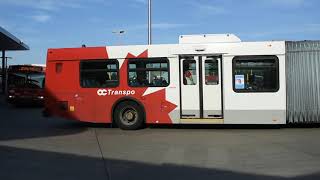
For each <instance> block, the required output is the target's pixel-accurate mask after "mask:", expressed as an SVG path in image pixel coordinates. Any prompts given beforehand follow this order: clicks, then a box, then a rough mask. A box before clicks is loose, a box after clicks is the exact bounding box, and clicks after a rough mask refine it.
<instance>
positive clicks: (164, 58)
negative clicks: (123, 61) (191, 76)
mask: <svg viewBox="0 0 320 180" xmlns="http://www.w3.org/2000/svg"><path fill="white" fill-rule="evenodd" d="M163 60H164V61H165V63H167V67H166V68H147V67H146V68H140V69H139V71H142V70H144V71H148V69H152V70H153V71H163V72H168V82H167V85H165V86H150V85H149V86H147V85H139V86H132V85H131V84H130V76H129V74H130V72H137V71H130V62H136V61H144V62H150V63H153V62H154V63H157V62H159V63H160V64H161V63H163V62H160V61H163ZM145 64H147V63H145ZM137 69H138V68H137ZM156 69H159V70H156ZM163 69H166V70H167V71H165V70H163ZM149 71H150V70H149ZM127 84H128V86H129V87H132V88H145V87H147V88H149V87H151V88H152V87H155V88H157V87H162V88H163V87H168V86H170V61H169V58H168V57H153V58H130V59H128V61H127Z"/></svg>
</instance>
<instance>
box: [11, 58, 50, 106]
mask: <svg viewBox="0 0 320 180" xmlns="http://www.w3.org/2000/svg"><path fill="white" fill-rule="evenodd" d="M44 83H45V65H35V64H31V65H11V66H9V68H8V81H7V87H8V89H7V101H8V102H9V103H12V104H21V103H29V104H30V105H31V104H42V103H43V100H44Z"/></svg>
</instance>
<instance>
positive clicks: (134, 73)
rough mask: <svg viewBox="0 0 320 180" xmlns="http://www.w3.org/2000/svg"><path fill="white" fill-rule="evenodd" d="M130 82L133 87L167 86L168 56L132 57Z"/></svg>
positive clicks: (129, 74) (130, 61)
mask: <svg viewBox="0 0 320 180" xmlns="http://www.w3.org/2000/svg"><path fill="white" fill-rule="evenodd" d="M128 84H129V86H131V87H166V86H168V85H169V60H168V59H167V58H149V59H130V60H129V73H128Z"/></svg>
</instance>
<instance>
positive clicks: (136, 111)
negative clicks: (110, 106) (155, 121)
mask: <svg viewBox="0 0 320 180" xmlns="http://www.w3.org/2000/svg"><path fill="white" fill-rule="evenodd" d="M143 114H144V113H143V110H142V108H141V107H140V106H139V105H138V104H137V103H135V102H132V101H125V102H122V103H120V104H119V105H118V106H117V107H116V109H115V111H114V120H115V122H116V124H117V125H118V127H119V128H120V129H123V130H136V129H139V128H141V127H142V125H143V123H144V117H143Z"/></svg>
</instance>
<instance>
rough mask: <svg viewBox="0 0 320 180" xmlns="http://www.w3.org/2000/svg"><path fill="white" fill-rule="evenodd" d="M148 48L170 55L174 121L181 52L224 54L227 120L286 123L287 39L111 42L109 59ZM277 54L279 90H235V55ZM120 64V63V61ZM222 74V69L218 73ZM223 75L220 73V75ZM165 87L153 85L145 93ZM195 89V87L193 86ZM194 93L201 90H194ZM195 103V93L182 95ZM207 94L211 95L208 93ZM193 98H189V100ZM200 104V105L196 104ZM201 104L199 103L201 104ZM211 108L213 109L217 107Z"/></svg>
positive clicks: (155, 54) (150, 52)
mask: <svg viewBox="0 0 320 180" xmlns="http://www.w3.org/2000/svg"><path fill="white" fill-rule="evenodd" d="M146 50H148V57H168V59H169V60H170V85H169V86H168V87H166V88H165V89H166V99H167V100H168V101H170V102H171V103H173V104H176V105H177V107H176V109H175V110H173V111H172V112H171V113H170V117H171V119H172V122H173V123H180V122H181V121H180V118H181V114H180V108H181V106H180V95H181V94H180V76H179V57H180V56H181V55H199V56H206V55H221V56H222V61H221V63H222V69H221V73H222V77H223V79H222V82H223V84H222V85H223V88H222V92H221V94H222V99H223V101H222V104H221V106H222V109H223V120H224V123H225V124H285V123H286V77H285V70H286V69H285V42H284V41H267V42H232V43H212V44H168V45H136V46H108V47H107V52H108V56H109V58H110V59H125V58H126V57H127V55H128V53H130V54H132V55H134V56H138V55H140V54H141V53H143V52H145V51H146ZM248 55H275V56H277V57H278V59H279V87H280V88H279V91H277V92H274V93H236V92H234V91H233V82H232V81H233V78H232V76H233V73H232V59H233V58H234V57H235V56H248ZM120 67H121V64H120ZM219 74H220V73H219ZM220 77H221V76H220ZM161 89H163V88H154V87H150V88H148V89H147V91H146V92H145V94H150V93H152V92H156V91H158V90H161ZM192 92H193V90H192ZM193 93H194V94H195V95H196V93H199V91H194V92H193ZM181 98H182V101H184V102H187V103H186V104H185V105H186V106H189V105H190V106H193V104H196V103H197V101H195V100H192V97H191V98H190V97H189V96H188V97H181ZM205 98H212V97H211V95H208V96H207V97H204V99H205ZM188 99H189V100H190V101H189V100H188ZM196 106H198V105H196ZM198 107H199V106H198ZM208 107H209V108H212V109H214V108H215V107H213V106H212V107H210V106H208Z"/></svg>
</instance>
